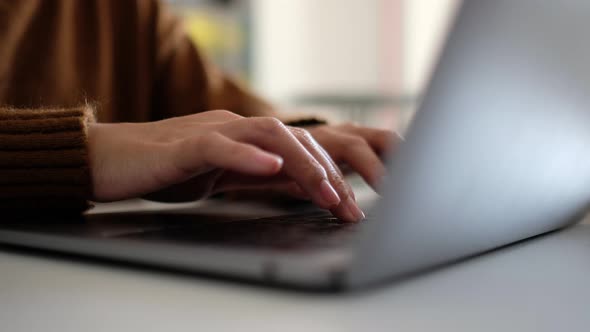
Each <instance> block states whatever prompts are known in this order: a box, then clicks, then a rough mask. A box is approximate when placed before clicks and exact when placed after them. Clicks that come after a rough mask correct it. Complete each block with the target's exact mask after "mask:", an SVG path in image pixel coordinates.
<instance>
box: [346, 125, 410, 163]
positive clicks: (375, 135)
mask: <svg viewBox="0 0 590 332" xmlns="http://www.w3.org/2000/svg"><path fill="white" fill-rule="evenodd" d="M343 127H344V128H345V130H346V132H347V133H350V134H355V135H357V136H360V137H362V138H363V139H364V140H366V141H367V143H369V145H370V147H371V148H372V149H373V150H375V152H376V153H377V154H378V155H379V156H383V155H384V154H385V153H386V152H388V151H390V150H391V149H393V148H395V146H396V145H397V144H398V143H399V141H401V137H400V136H399V135H397V134H396V133H394V132H392V131H390V130H383V129H375V128H367V127H361V126H357V125H352V124H347V125H344V126H343Z"/></svg>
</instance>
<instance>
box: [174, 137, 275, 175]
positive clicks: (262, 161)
mask: <svg viewBox="0 0 590 332" xmlns="http://www.w3.org/2000/svg"><path fill="white" fill-rule="evenodd" d="M195 147H198V151H195ZM245 161H247V162H245ZM176 165H177V167H178V168H179V169H180V170H182V171H183V172H185V173H186V174H196V173H202V172H206V171H208V169H203V167H205V168H211V169H214V168H222V169H226V170H230V171H234V172H239V173H244V174H249V175H259V176H270V175H274V174H276V173H278V172H279V171H280V170H281V167H282V165H283V159H282V158H281V157H280V156H277V155H275V154H272V153H270V152H267V151H264V150H262V149H260V148H258V147H256V146H253V145H251V144H246V143H241V142H236V141H234V140H232V139H230V138H228V137H226V136H224V135H222V134H220V133H215V132H213V133H210V134H209V135H206V136H198V137H195V138H192V139H187V140H185V141H184V142H182V144H180V145H179V149H178V152H177V156H176ZM199 168H201V169H199Z"/></svg>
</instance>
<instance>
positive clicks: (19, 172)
mask: <svg viewBox="0 0 590 332" xmlns="http://www.w3.org/2000/svg"><path fill="white" fill-rule="evenodd" d="M90 121H94V115H93V113H92V111H91V109H90V108H89V107H79V108H71V109H45V110H42V111H39V110H27V109H19V110H16V109H0V208H1V209H24V208H26V209H33V210H35V209H49V208H51V209H54V210H55V209H57V210H62V209H66V210H76V211H80V210H84V209H86V208H87V207H88V203H87V201H86V197H88V196H89V188H90V187H89V183H90V181H89V174H88V167H87V164H88V162H87V158H86V128H87V125H88V123H89V122H90Z"/></svg>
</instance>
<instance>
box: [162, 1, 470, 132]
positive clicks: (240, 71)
mask: <svg viewBox="0 0 590 332" xmlns="http://www.w3.org/2000/svg"><path fill="white" fill-rule="evenodd" d="M168 2H169V3H170V4H171V5H172V6H173V8H174V10H175V11H176V12H177V14H178V15H180V16H181V17H182V18H183V19H184V21H185V26H186V29H187V31H188V32H189V34H190V36H191V38H192V40H193V41H194V42H195V43H196V44H197V45H198V46H199V47H200V49H202V50H203V51H204V52H205V53H206V54H207V55H208V56H209V57H210V58H211V59H212V60H213V61H214V62H216V63H217V64H218V65H219V66H220V67H221V68H223V69H224V70H225V71H227V72H229V73H231V74H232V75H234V76H236V77H238V78H240V79H241V80H243V81H245V82H247V83H248V84H249V85H250V86H252V87H253V89H254V90H255V91H257V92H258V93H260V94H261V95H262V96H264V97H266V98H267V99H269V100H270V101H272V102H274V103H275V104H276V105H278V106H280V107H281V108H282V109H284V110H288V111H299V112H305V113H308V112H313V113H315V114H318V115H319V116H321V117H326V118H328V119H331V120H332V121H356V122H359V123H362V124H366V125H371V126H378V127H390V128H397V129H398V130H400V131H403V130H404V129H405V128H406V126H407V124H408V123H409V121H410V119H411V116H412V114H413V111H414V110H415V108H416V106H417V104H418V103H419V100H420V96H421V95H422V93H423V91H424V88H425V86H426V84H427V83H428V78H429V74H430V72H431V70H432V67H433V65H434V63H435V61H436V58H437V55H438V52H439V51H440V47H441V46H442V44H443V42H444V38H445V36H446V32H447V31H448V28H449V25H450V23H451V22H452V18H453V16H454V14H455V12H456V9H457V7H458V4H459V2H460V0H437V1H432V0H168Z"/></svg>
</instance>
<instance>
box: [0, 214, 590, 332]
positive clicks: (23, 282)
mask: <svg viewBox="0 0 590 332" xmlns="http://www.w3.org/2000/svg"><path fill="white" fill-rule="evenodd" d="M150 206H152V205H150ZM152 207H153V206H152ZM114 208H115V209H117V207H116V206H114ZM141 208H146V206H143V207H141ZM110 209H113V207H112V206H111V207H110ZM98 211H99V212H100V209H99V210H98ZM589 330H590V225H586V224H582V225H577V226H574V227H571V228H568V229H566V230H564V231H560V232H556V233H553V234H550V235H547V236H544V237H541V238H537V239H534V240H531V241H526V242H523V243H520V244H517V245H515V246H511V247H508V248H505V249H502V250H499V251H495V252H493V253H490V254H487V255H484V256H481V257H478V258H474V259H471V260H468V261H465V262H462V263H459V264H455V265H452V266H449V267H446V268H443V269H439V270H437V271H434V272H431V273H427V274H424V275H422V276H418V277H416V278H413V279H410V280H407V281H403V282H400V283H394V284H389V285H386V286H384V287H379V288H375V289H371V290H367V291H362V292H356V293H352V294H306V293H297V292H294V291H288V290H279V289H267V288H263V287H259V286H252V285H244V284H239V283H231V282H227V281H216V280H210V279H202V278H198V277H194V276H186V275H179V274H173V273H166V272H155V271H150V270H141V269H134V268H127V267H124V266H115V265H107V264H100V263H91V262H84V261H80V260H71V259H64V258H59V257H55V256H46V255H34V254H30V253H22V252H18V251H6V250H2V249H0V331H2V332H4V331H7V332H9V331H10V332H17V331H59V332H67V331H76V332H79V331H89V332H91V331H287V332H288V331H297V332H301V331H318V332H321V331H536V332H538V331H589Z"/></svg>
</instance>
